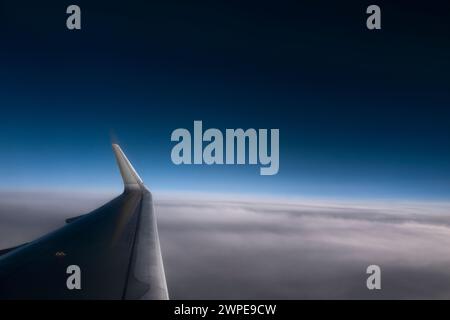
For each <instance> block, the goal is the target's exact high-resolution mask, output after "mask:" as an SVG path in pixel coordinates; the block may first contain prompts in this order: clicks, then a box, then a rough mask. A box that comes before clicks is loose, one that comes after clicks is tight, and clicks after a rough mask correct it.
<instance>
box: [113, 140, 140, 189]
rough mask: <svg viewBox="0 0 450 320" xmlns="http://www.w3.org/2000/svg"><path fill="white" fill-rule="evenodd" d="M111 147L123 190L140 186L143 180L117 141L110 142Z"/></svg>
mask: <svg viewBox="0 0 450 320" xmlns="http://www.w3.org/2000/svg"><path fill="white" fill-rule="evenodd" d="M112 149H113V151H114V154H115V156H116V161H117V165H118V166H119V170H120V174H121V176H122V180H123V184H124V187H125V190H127V189H136V188H139V189H140V188H141V186H143V184H144V182H143V181H142V179H141V177H140V176H139V175H138V173H137V172H136V170H135V169H134V167H133V165H132V164H131V162H130V161H129V160H128V158H127V156H126V155H125V153H124V152H123V151H122V148H121V147H120V146H119V145H118V144H117V143H112Z"/></svg>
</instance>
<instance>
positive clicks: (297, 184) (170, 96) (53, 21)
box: [0, 0, 450, 200]
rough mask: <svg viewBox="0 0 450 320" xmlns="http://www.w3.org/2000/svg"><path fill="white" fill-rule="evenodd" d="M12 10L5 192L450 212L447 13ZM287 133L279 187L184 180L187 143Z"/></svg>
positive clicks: (7, 17) (90, 7)
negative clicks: (130, 184)
mask: <svg viewBox="0 0 450 320" xmlns="http://www.w3.org/2000/svg"><path fill="white" fill-rule="evenodd" d="M69 4H71V3H64V2H60V1H54V2H51V1H46V0H44V1H39V2H36V3H30V4H27V5H25V6H24V5H23V4H20V5H19V4H13V3H1V4H0V37H1V39H2V45H1V46H2V49H1V50H0V70H1V73H0V108H1V111H2V113H1V118H0V144H1V146H2V157H1V158H0V176H1V179H0V189H2V190H25V189H37V188H44V189H80V190H101V189H107V190H111V189H113V190H120V188H121V183H120V177H119V174H118V172H117V169H116V168H115V163H114V158H113V156H112V152H111V148H110V135H111V132H113V134H114V136H116V137H117V140H118V142H119V143H120V144H121V146H122V148H123V149H124V151H125V152H126V153H127V155H128V156H129V158H130V160H131V161H132V163H133V164H134V166H135V167H136V169H137V170H138V172H139V173H140V175H141V176H142V177H143V179H144V181H145V182H146V184H148V185H149V186H150V188H153V190H165V191H198V192H217V193H221V192H222V193H227V192H231V193H248V194H257V195H264V194H270V195H278V196H294V197H297V196H299V197H300V196H318V197H337V198H401V199H421V200H428V199H431V200H436V199H437V200H448V199H450V148H449V138H450V105H449V104H450V91H449V88H450V80H449V77H448V75H449V74H450V61H449V59H448V57H449V53H450V44H449V41H448V30H449V27H450V26H449V23H450V22H449V19H448V12H449V10H450V9H449V5H448V4H445V3H444V2H438V1H430V2H427V3H421V4H420V5H415V4H412V3H410V2H408V1H396V4H392V3H385V2H384V1H383V2H379V5H380V6H381V8H382V28H383V29H382V30H380V31H377V32H370V31H368V30H367V29H366V28H365V18H366V15H365V8H366V7H367V5H368V4H371V3H365V2H364V1H363V2H355V3H353V4H352V3H351V2H346V4H345V5H343V4H341V3H336V4H329V3H325V2H323V1H314V2H312V1H311V2H309V1H308V2H305V3H300V2H299V1H295V2H294V1H291V2H281V3H278V2H277V3H276V4H275V3H273V2H263V1H262V2H261V1H258V2H255V3H253V2H245V3H242V2H240V1H239V2H238V1H223V2H219V1H217V2H214V3H212V2H210V1H203V2H198V3H197V2H196V3H195V4H193V3H189V4H188V3H186V2H182V1H179V2H172V1H164V2H162V3H160V4H151V3H149V2H148V1H136V2H133V3H130V4H127V5H125V4H124V3H123V2H115V1H98V2H96V4H95V5H94V4H92V3H90V2H89V1H78V2H77V4H78V5H79V6H80V7H81V9H82V30H81V31H69V30H67V29H66V27H65V19H66V14H65V8H66V7H67V5H69ZM194 120H202V121H203V125H204V127H205V128H209V127H213V128H219V129H222V130H225V129H226V128H244V129H246V128H256V129H257V128H268V129H270V128H279V129H280V171H279V173H278V174H277V175H275V176H260V175H259V166H206V165H202V166H194V165H191V166H175V165H174V164H173V163H172V162H171V159H170V151H171V148H172V147H173V145H174V143H172V142H171V141H170V134H171V132H172V131H173V130H174V129H176V128H188V129H190V130H192V127H193V121H194Z"/></svg>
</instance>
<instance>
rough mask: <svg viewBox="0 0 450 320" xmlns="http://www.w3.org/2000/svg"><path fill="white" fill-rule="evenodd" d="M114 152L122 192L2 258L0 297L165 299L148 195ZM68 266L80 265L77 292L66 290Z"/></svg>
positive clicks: (128, 165) (116, 150) (116, 148)
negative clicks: (122, 188) (121, 180)
mask: <svg viewBox="0 0 450 320" xmlns="http://www.w3.org/2000/svg"><path fill="white" fill-rule="evenodd" d="M113 150H114V153H115V155H116V160H117V163H118V166H119V169H120V172H121V175H122V179H123V182H124V192H123V193H122V194H121V195H120V196H118V197H117V198H115V199H113V200H112V201H110V202H108V203H107V204H105V205H103V206H102V207H100V208H98V209H96V210H94V211H93V212H91V213H89V214H86V215H82V216H80V217H77V218H76V219H74V220H72V221H71V223H69V224H67V225H65V226H64V227H62V228H60V229H58V230H56V231H54V232H52V233H50V234H48V235H45V236H43V237H41V238H39V239H37V240H35V241H32V242H30V243H28V244H25V245H22V246H19V247H17V248H13V249H12V250H10V251H8V252H7V253H5V254H4V255H2V256H0V299H133V300H135V299H162V300H164V299H168V298H169V296H168V290H167V284H166V278H165V273H164V266H163V260H162V255H161V249H160V244H159V236H158V228H157V224H156V217H155V214H154V209H153V200H152V194H151V193H150V191H149V190H148V189H147V188H146V187H145V185H144V183H143V181H142V179H141V178H140V177H139V175H138V174H137V173H136V171H135V170H134V168H133V166H132V165H131V163H130V162H129V161H128V159H127V157H126V156H125V154H124V153H123V151H122V150H121V148H120V147H119V146H118V145H116V144H114V145H113ZM70 266H77V267H79V270H80V272H79V276H80V277H79V279H80V288H79V289H78V288H72V287H71V286H68V282H70V281H71V280H70V279H71V276H72V274H71V273H70V270H71V269H70V268H69V267H70ZM69 287H71V288H69Z"/></svg>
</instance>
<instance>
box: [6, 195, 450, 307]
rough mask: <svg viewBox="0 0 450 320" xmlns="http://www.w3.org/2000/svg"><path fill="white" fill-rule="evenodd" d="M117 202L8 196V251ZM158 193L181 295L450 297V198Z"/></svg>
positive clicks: (169, 261) (162, 229)
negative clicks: (370, 279)
mask: <svg viewBox="0 0 450 320" xmlns="http://www.w3.org/2000/svg"><path fill="white" fill-rule="evenodd" d="M110 198H111V195H99V196H92V195H91V196H89V197H88V196H86V195H82V194H75V195H71V196H68V195H63V194H50V193H48V194H47V193H46V194H39V195H36V194H23V193H20V194H16V193H9V194H5V193H3V194H0V219H1V220H0V221H1V223H0V247H7V246H11V245H15V244H18V243H20V242H23V241H29V240H32V239H33V238H35V237H36V236H39V235H41V234H43V233H46V232H48V231H50V230H52V229H55V228H57V227H58V226H60V225H62V224H63V221H64V219H65V218H67V217H70V216H76V215H79V214H82V213H86V212H89V211H90V210H91V209H94V208H96V207H97V206H99V205H100V204H102V203H104V202H106V201H107V200H108V199H110ZM155 198H156V199H157V200H156V205H155V208H156V213H157V216H158V224H159V233H160V238H161V246H162V252H163V257H164V264H165V268H166V275H167V281H168V286H169V292H170V295H171V298H175V299H216V298H217V299H218V298H223V299H241V298H245V299H313V298H319V299H330V298H333V299H361V298H368V299H380V298H396V299H406V298H425V299H432V298H434V299H440V298H447V299H448V298H450V206H449V205H448V204H439V203H432V204H423V203H422V204H420V203H396V202H392V201H391V202H385V203H379V202H378V203H377V202H373V203H363V202H348V203H343V202H330V201H328V202H326V201H322V200H304V201H303V200H302V201H300V200H299V201H297V202H292V201H285V202H269V201H261V200H255V199H248V200H245V199H240V200H229V199H228V200H227V199H222V200H220V199H203V200H200V199H201V197H198V198H199V199H195V198H193V197H186V198H184V199H183V198H179V197H175V196H169V197H167V196H165V197H158V196H157V195H156V196H155ZM36 201H37V202H36ZM371 264H376V265H379V266H380V267H381V269H382V290H379V291H369V290H367V288H366V279H367V276H368V275H367V274H366V268H367V266H369V265H371Z"/></svg>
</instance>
